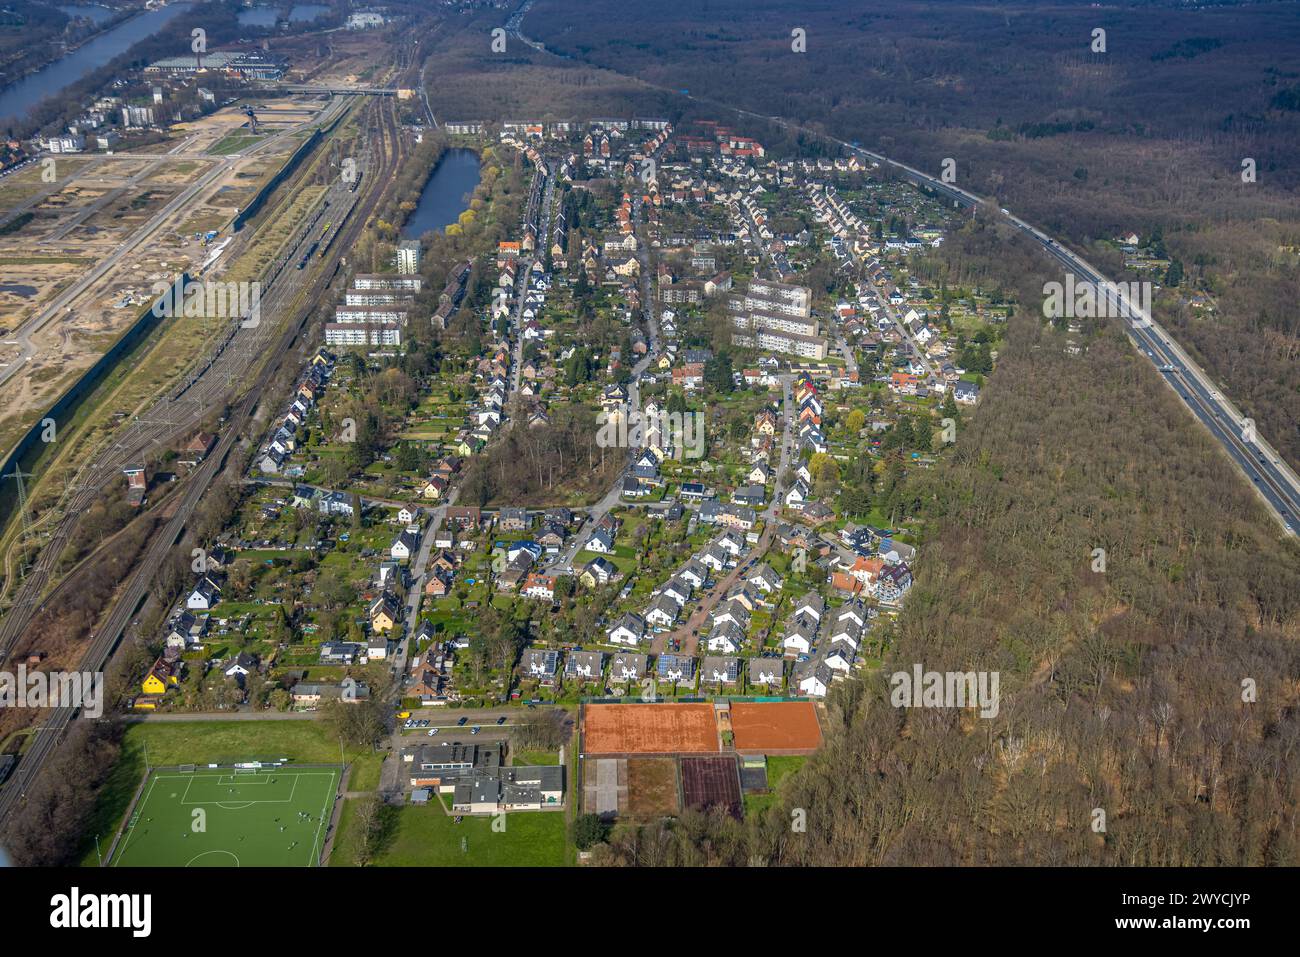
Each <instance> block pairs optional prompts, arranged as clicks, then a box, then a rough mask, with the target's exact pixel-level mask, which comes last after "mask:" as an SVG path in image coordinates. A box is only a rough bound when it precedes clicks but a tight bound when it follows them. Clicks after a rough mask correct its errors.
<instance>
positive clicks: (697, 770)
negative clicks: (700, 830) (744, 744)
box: [682, 756, 740, 817]
mask: <svg viewBox="0 0 1300 957" xmlns="http://www.w3.org/2000/svg"><path fill="white" fill-rule="evenodd" d="M682 798H683V799H684V800H685V802H686V806H687V807H692V808H711V807H722V808H726V810H727V813H728V814H730V815H732V816H733V817H740V778H739V777H738V776H737V774H736V759H735V758H734V757H731V756H727V757H722V756H717V757H710V758H682Z"/></svg>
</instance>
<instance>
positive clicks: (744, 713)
mask: <svg viewBox="0 0 1300 957" xmlns="http://www.w3.org/2000/svg"><path fill="white" fill-rule="evenodd" d="M731 730H732V732H733V733H734V734H735V736H736V750H737V751H755V752H762V753H763V754H780V753H781V752H788V753H800V752H806V751H816V750H817V748H819V747H820V746H821V743H822V729H821V726H820V725H819V724H818V723H817V709H816V708H815V707H814V706H813V703H812V702H811V701H768V702H758V701H755V702H740V701H736V702H733V703H732V705H731Z"/></svg>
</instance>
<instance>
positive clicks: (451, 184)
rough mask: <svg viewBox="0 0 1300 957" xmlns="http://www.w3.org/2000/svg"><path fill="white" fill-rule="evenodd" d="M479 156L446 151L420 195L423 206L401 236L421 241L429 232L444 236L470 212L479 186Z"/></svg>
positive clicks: (469, 151) (416, 209) (419, 206)
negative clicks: (467, 210)
mask: <svg viewBox="0 0 1300 957" xmlns="http://www.w3.org/2000/svg"><path fill="white" fill-rule="evenodd" d="M478 178H479V161H478V154H477V153H475V152H474V151H473V150H460V149H456V150H447V152H445V153H443V154H442V159H441V160H439V161H438V165H437V166H436V167H434V170H433V175H431V176H430V177H429V181H428V182H427V183H425V184H424V189H422V190H421V191H420V202H419V203H418V204H417V205H416V207H415V212H413V213H411V216H410V218H409V219H408V220H407V221H406V225H404V226H403V227H402V236H403V237H404V238H406V239H419V238H420V237H421V236H423V235H424V234H425V233H427V232H429V231H430V230H434V231H437V232H441V231H442V230H444V229H446V228H447V226H449V225H451V224H452V223H454V222H455V221H456V219H457V217H459V216H460V214H461V213H463V212H465V210H466V209H468V208H469V198H470V194H472V193H473V192H474V187H475V186H477V185H478Z"/></svg>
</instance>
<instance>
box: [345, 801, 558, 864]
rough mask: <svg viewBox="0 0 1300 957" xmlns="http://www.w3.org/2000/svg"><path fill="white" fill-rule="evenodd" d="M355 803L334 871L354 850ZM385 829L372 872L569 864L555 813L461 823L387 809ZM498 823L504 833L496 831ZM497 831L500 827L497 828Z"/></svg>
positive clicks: (422, 810)
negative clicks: (502, 827) (390, 869)
mask: <svg viewBox="0 0 1300 957" xmlns="http://www.w3.org/2000/svg"><path fill="white" fill-rule="evenodd" d="M353 804H354V802H352V801H348V802H347V804H346V805H345V807H344V809H343V818H342V821H341V822H340V825H339V835H338V838H337V840H336V843H335V847H334V851H333V853H332V854H331V855H330V861H329V863H330V865H331V866H333V867H350V866H352V864H353V861H354V857H353V852H352V848H353V847H355V846H356V838H355V836H354V835H353V833H352V831H353V821H354V814H353V807H352V805H353ZM385 813H386V814H387V815H388V825H387V827H386V828H385V832H386V833H385V835H384V837H383V838H382V839H381V842H380V847H379V850H378V852H377V853H376V854H375V857H374V865H375V866H376V867H564V866H567V865H570V864H572V863H573V858H574V855H573V850H572V848H571V847H570V845H569V841H568V832H567V828H566V825H565V818H566V815H565V814H564V813H563V812H559V811H517V812H512V813H510V814H506V815H504V816H503V817H500V818H494V817H471V816H469V815H465V816H463V817H462V818H461V822H460V823H459V824H457V823H455V818H454V817H450V816H448V815H447V814H446V813H444V811H443V809H442V808H441V807H439V806H438V805H437V804H434V803H430V804H426V805H406V806H405V807H400V808H389V809H386V811H385ZM494 820H500V821H503V822H504V824H505V830H503V831H494V830H493V829H492V828H493V821H494ZM498 827H500V825H498Z"/></svg>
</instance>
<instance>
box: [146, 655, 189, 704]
mask: <svg viewBox="0 0 1300 957" xmlns="http://www.w3.org/2000/svg"><path fill="white" fill-rule="evenodd" d="M180 683H181V679H180V662H179V661H177V662H175V663H173V662H170V661H168V660H167V659H165V658H159V659H158V660H157V661H155V662H154V663H153V667H152V668H150V669H149V673H148V674H147V675H145V678H144V681H142V682H141V683H140V687H141V689H142V690H143V691H144V693H145V694H152V695H161V694H166V693H167V689H168V688H172V687H175V686H176V685H178V684H180Z"/></svg>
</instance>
